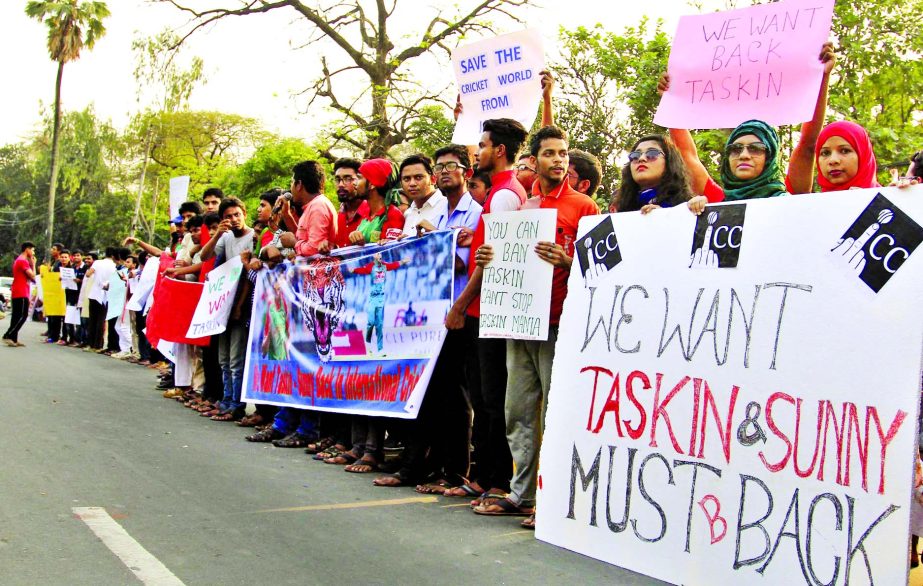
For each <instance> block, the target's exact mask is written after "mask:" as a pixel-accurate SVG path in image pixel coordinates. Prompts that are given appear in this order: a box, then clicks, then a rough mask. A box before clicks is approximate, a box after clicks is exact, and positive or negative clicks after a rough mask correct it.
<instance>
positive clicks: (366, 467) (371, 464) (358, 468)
mask: <svg viewBox="0 0 923 586" xmlns="http://www.w3.org/2000/svg"><path fill="white" fill-rule="evenodd" d="M343 470H345V471H346V472H353V473H355V474H366V473H368V472H378V459H377V458H375V456H373V455H371V454H365V455H364V456H362V458H361V459H360V460H359V461H358V462H356V463H355V464H350V465H349V466H347V467H345V468H343Z"/></svg>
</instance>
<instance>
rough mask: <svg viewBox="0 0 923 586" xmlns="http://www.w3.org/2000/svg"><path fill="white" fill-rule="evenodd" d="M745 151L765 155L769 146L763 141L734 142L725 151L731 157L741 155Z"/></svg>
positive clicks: (755, 154)
mask: <svg viewBox="0 0 923 586" xmlns="http://www.w3.org/2000/svg"><path fill="white" fill-rule="evenodd" d="M744 151H747V152H748V153H750V154H751V155H753V156H758V155H763V156H765V155H766V153H768V152H769V147H768V146H766V145H765V144H763V143H761V142H751V143H750V144H743V143H739V142H732V143H731V144H729V145H728V147H727V149H726V151H725V152H726V153H727V155H728V156H729V157H739V156H740V155H742V154H743V152H744Z"/></svg>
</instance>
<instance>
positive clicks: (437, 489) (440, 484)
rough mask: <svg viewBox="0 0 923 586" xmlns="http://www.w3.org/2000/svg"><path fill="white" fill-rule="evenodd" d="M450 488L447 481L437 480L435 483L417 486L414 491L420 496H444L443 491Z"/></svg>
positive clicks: (450, 485)
mask: <svg viewBox="0 0 923 586" xmlns="http://www.w3.org/2000/svg"><path fill="white" fill-rule="evenodd" d="M450 488H452V484H451V483H449V481H448V480H437V481H436V482H427V483H426V484H419V485H417V487H416V489H415V490H416V491H417V492H419V493H420V494H445V491H446V490H448V489H450Z"/></svg>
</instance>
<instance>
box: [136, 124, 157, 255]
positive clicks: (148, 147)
mask: <svg viewBox="0 0 923 586" xmlns="http://www.w3.org/2000/svg"><path fill="white" fill-rule="evenodd" d="M153 136H154V131H153V129H152V128H150V127H148V129H147V144H146V145H145V146H144V163H143V164H142V165H141V181H140V182H139V184H138V200H137V201H136V202H135V215H134V217H132V219H131V234H130V236H131V237H132V238H134V237H135V232H136V231H137V229H138V219H139V217H140V215H141V196H142V195H144V180H145V178H146V176H147V162H148V159H149V158H150V155H151V141H152V140H153Z"/></svg>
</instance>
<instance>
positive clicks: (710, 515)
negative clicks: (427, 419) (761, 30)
mask: <svg viewBox="0 0 923 586" xmlns="http://www.w3.org/2000/svg"><path fill="white" fill-rule="evenodd" d="M879 193H881V195H878V194H879ZM732 206H745V210H741V209H738V213H737V214H736V217H737V218H738V220H737V224H736V225H737V226H740V227H741V228H740V230H739V231H737V232H736V233H735V238H734V239H733V241H730V242H729V241H728V239H727V238H726V236H727V234H728V232H729V231H730V230H731V229H732V228H733V226H731V227H729V228H728V230H724V231H721V235H720V236H718V235H717V234H718V230H712V231H711V232H710V233H711V240H710V242H709V243H706V246H707V247H708V248H710V249H711V250H713V251H715V254H716V256H717V258H716V259H715V263H714V265H715V266H714V267H713V269H714V270H707V271H701V270H694V269H693V268H690V266H689V265H690V251H691V250H695V249H701V248H702V246H701V243H699V242H697V239H698V238H699V237H700V236H701V234H703V233H704V232H705V231H704V230H700V231H699V232H696V218H695V217H694V216H692V215H691V214H690V213H689V212H688V211H687V210H686V209H685V207H678V208H673V209H666V210H656V211H654V212H653V213H652V214H650V215H647V216H641V215H640V214H638V213H625V214H615V215H614V216H611V221H610V220H609V219H608V218H607V219H606V220H605V221H607V222H609V224H608V226H607V225H605V224H603V228H602V229H600V231H599V232H596V233H595V236H594V237H593V240H594V241H604V240H605V238H606V237H608V238H609V241H610V242H613V241H615V240H617V241H618V245H619V249H620V251H621V259H620V260H619V261H618V262H613V263H612V264H611V266H606V267H605V270H601V271H598V272H599V274H597V275H596V276H595V279H593V281H592V284H593V286H591V287H590V286H587V284H586V282H585V281H584V276H583V274H582V272H584V271H583V270H582V268H581V269H579V270H578V268H577V265H576V264H575V265H574V269H573V270H572V272H571V276H570V281H569V283H568V285H569V286H568V296H567V299H566V301H565V304H564V313H563V315H562V317H561V324H560V330H559V335H558V342H557V345H556V353H555V358H554V369H553V373H552V381H551V393H550V398H549V403H548V411H547V418H546V427H545V430H544V439H543V445H542V451H541V462H540V468H539V470H540V474H541V476H540V478H539V483H538V486H539V487H540V488H539V490H538V493H539V494H538V495H537V496H538V505H537V515H538V516H537V531H536V535H537V537H538V538H539V539H542V540H544V541H547V542H549V543H553V544H556V545H560V546H562V547H566V548H568V549H572V550H574V551H577V552H580V553H582V554H585V555H588V556H591V557H594V558H597V559H600V560H604V561H607V562H609V563H612V564H616V565H618V566H622V567H625V568H628V569H631V570H633V571H636V572H641V573H644V574H647V575H650V576H653V577H656V578H659V579H661V580H666V581H668V582H672V583H676V584H719V585H720V584H767V585H768V584H795V583H810V584H815V583H816V584H820V583H835V584H844V583H855V584H868V583H870V582H874V583H875V584H903V583H906V580H907V570H908V568H907V564H908V555H907V542H908V527H909V522H910V502H911V487H912V485H913V471H914V456H915V453H916V451H917V435H916V427H917V423H916V422H917V411H918V407H919V402H920V356H921V341H923V323H921V320H920V319H919V316H920V314H919V308H920V307H921V302H923V251H921V250H919V248H918V247H919V244H920V242H921V240H923V228H921V227H920V224H921V223H923V187H915V188H912V189H906V190H901V191H898V190H897V189H893V188H881V189H875V190H861V191H843V192H837V193H831V194H813V195H802V196H790V197H783V198H773V199H771V200H754V201H749V202H742V203H735V204H729V205H725V206H714V207H712V209H715V210H724V209H727V208H730V207H732ZM740 212H743V213H740ZM706 213H707V212H706ZM706 218H707V216H706ZM706 222H707V220H706ZM599 224H600V220H599V219H598V218H584V219H583V220H581V222H580V234H581V235H586V234H588V233H591V232H595V230H596V228H598V227H599V226H598V225H599ZM715 225H718V224H717V222H716V223H715ZM604 232H607V233H611V234H614V235H610V234H606V233H604ZM581 239H583V236H580V237H578V243H579V242H580V241H581ZM850 239H852V242H850ZM858 239H862V244H861V245H859V246H852V244H854V243H855V242H856V240H858ZM592 244H593V243H591V245H592ZM838 247H839V248H840V249H841V253H840V254H839V255H831V250H834V249H837V248H838ZM847 249H851V251H850V252H849V253H848V254H847V253H846V252H845V251H847ZM602 250H603V247H600V251H602ZM914 251H915V252H914ZM700 256H701V255H700ZM860 261H862V262H861V263H860ZM841 265H842V266H845V267H853V270H851V271H850V270H845V271H844V270H840V267H841ZM860 265H861V266H860Z"/></svg>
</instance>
